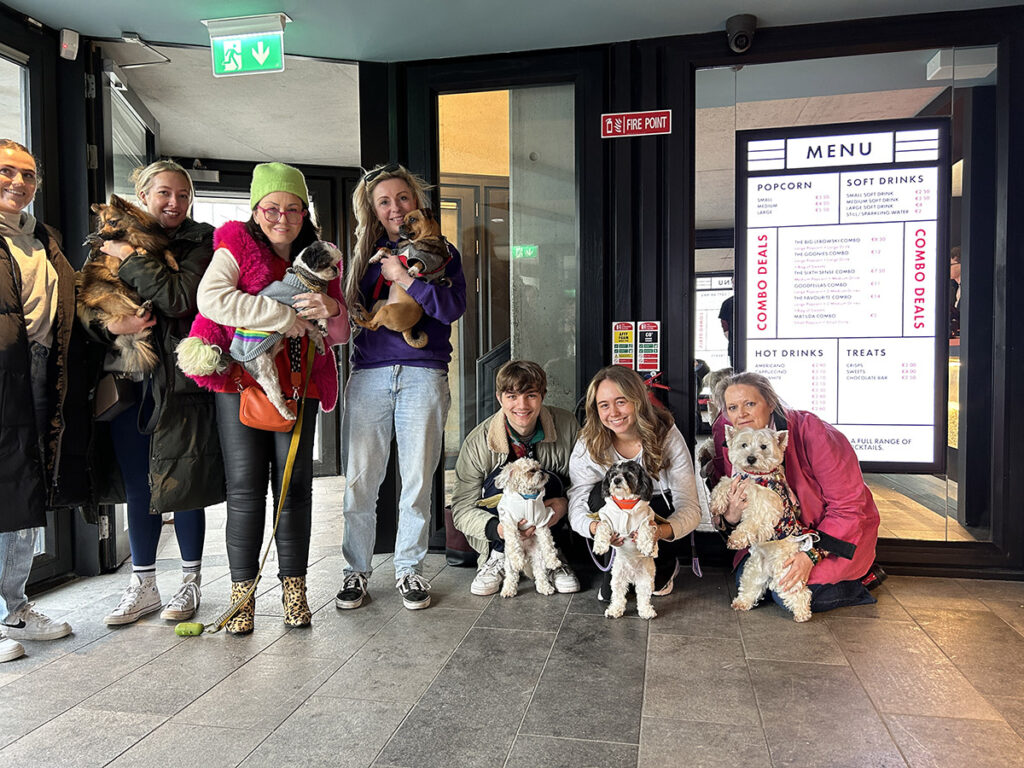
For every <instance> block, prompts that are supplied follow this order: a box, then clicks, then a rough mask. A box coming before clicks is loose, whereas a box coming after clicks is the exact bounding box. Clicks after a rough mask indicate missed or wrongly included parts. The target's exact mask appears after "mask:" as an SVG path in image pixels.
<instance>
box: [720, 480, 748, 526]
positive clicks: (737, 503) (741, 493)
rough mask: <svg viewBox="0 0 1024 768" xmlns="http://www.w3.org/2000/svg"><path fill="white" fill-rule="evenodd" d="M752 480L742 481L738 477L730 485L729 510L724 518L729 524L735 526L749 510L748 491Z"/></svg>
mask: <svg viewBox="0 0 1024 768" xmlns="http://www.w3.org/2000/svg"><path fill="white" fill-rule="evenodd" d="M750 482H751V481H750V478H744V479H740V477H739V476H738V475H737V476H736V477H734V478H733V479H732V482H731V483H730V484H729V495H728V499H729V508H728V509H727V510H726V511H725V514H724V515H723V517H724V518H725V521H726V522H727V523H730V524H732V525H735V524H736V523H738V522H739V521H740V518H741V517H742V516H743V510H745V509H746V508H747V489H749V488H750Z"/></svg>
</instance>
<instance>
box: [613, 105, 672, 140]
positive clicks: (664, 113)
mask: <svg viewBox="0 0 1024 768" xmlns="http://www.w3.org/2000/svg"><path fill="white" fill-rule="evenodd" d="M659 133H672V110H671V109H656V110H653V111H651V112H611V113H608V114H604V115H601V138H602V139H618V138H621V137H624V136H653V135H656V134H659Z"/></svg>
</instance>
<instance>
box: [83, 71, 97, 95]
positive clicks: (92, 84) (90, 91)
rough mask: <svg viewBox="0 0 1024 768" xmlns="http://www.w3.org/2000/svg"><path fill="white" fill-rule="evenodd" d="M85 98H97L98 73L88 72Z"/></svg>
mask: <svg viewBox="0 0 1024 768" xmlns="http://www.w3.org/2000/svg"><path fill="white" fill-rule="evenodd" d="M85 98H87V99H95V98H96V75H89V74H87V75H86V76H85Z"/></svg>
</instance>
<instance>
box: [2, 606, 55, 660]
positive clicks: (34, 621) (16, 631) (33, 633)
mask: <svg viewBox="0 0 1024 768" xmlns="http://www.w3.org/2000/svg"><path fill="white" fill-rule="evenodd" d="M33 605H35V603H25V605H24V607H22V608H20V609H18V610H17V611H15V612H14V613H12V614H10V615H9V616H8V617H7V618H6V619H5V620H4V623H3V627H0V629H3V631H4V632H5V633H6V634H7V635H8V636H9V637H11V638H13V639H15V640H56V639H57V638H59V637H65V636H67V635H70V634H71V625H70V624H68V623H67V622H66V621H54V620H53V619H51V618H50V617H49V616H44V615H43V614H41V613H40V612H39V611H37V610H34V609H33V608H32V606H33ZM19 655H20V654H19Z"/></svg>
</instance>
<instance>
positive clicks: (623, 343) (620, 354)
mask: <svg viewBox="0 0 1024 768" xmlns="http://www.w3.org/2000/svg"><path fill="white" fill-rule="evenodd" d="M612 365H622V366H625V367H626V368H633V367H634V366H635V365H636V323H632V322H629V321H627V320H619V321H616V322H614V323H612Z"/></svg>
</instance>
